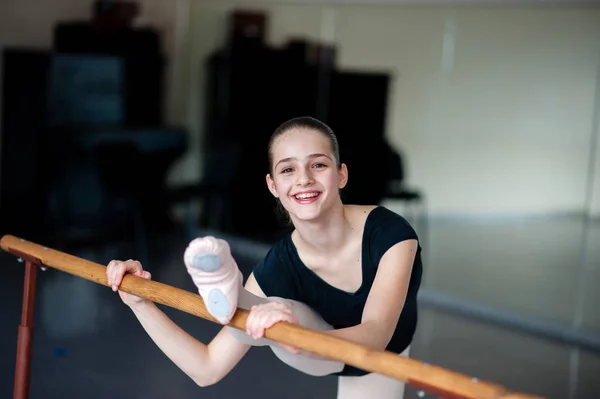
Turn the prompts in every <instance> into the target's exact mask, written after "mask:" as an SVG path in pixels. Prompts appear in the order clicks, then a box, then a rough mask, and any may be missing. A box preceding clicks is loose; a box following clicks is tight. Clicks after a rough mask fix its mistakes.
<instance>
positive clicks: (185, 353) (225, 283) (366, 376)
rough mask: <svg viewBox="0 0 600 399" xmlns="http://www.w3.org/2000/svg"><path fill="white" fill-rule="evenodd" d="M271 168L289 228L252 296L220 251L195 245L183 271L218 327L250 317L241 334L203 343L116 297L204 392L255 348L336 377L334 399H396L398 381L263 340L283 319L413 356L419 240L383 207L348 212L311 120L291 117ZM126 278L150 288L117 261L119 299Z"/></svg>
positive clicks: (333, 158) (112, 277)
mask: <svg viewBox="0 0 600 399" xmlns="http://www.w3.org/2000/svg"><path fill="white" fill-rule="evenodd" d="M269 165H270V171H269V173H268V175H267V177H266V180H267V186H268V189H269V191H270V192H271V193H272V194H273V196H274V197H275V198H276V201H277V204H278V207H279V208H280V209H282V210H283V211H284V212H285V213H286V216H287V218H288V221H289V222H290V223H291V226H293V229H292V231H291V232H290V233H289V234H286V235H285V236H284V237H283V238H282V239H281V240H280V241H279V242H277V243H276V244H275V245H274V246H273V248H271V250H270V251H269V252H268V253H267V255H266V256H265V258H264V259H263V260H262V261H261V262H260V263H259V264H258V265H257V266H256V268H255V269H254V271H253V273H252V274H251V275H250V277H249V278H248V281H247V282H246V285H245V287H242V275H241V273H240V271H239V270H238V267H237V265H236V263H235V261H234V259H233V258H232V256H231V252H230V248H229V246H228V244H227V243H226V242H225V241H223V240H220V239H217V238H214V237H203V238H198V239H195V240H194V241H192V242H191V243H190V244H189V246H188V248H187V249H186V251H185V254H184V263H185V265H186V268H187V271H188V273H189V274H190V276H191V277H192V279H193V281H194V283H195V285H196V286H197V288H198V292H199V293H200V295H201V296H202V298H203V300H204V302H205V304H206V306H207V309H208V311H209V312H210V313H211V314H212V315H213V316H214V317H215V318H216V319H217V320H219V322H221V323H222V324H227V323H228V322H229V321H230V319H231V317H232V316H233V314H234V313H235V310H236V308H237V307H240V308H244V309H247V310H249V311H250V314H249V317H248V321H247V325H246V331H245V332H243V331H239V330H237V329H234V328H232V327H224V328H223V329H222V330H221V331H220V332H219V333H218V334H217V336H216V337H215V338H214V339H213V340H212V341H211V342H210V343H209V344H208V345H204V344H202V343H201V342H199V341H197V340H196V339H194V338H192V337H191V336H190V335H188V334H187V333H185V332H184V331H183V330H182V329H180V328H179V327H178V326H177V325H175V324H174V323H173V322H172V321H171V320H170V319H169V318H167V316H166V315H165V314H164V313H162V312H161V311H160V310H159V309H158V308H157V307H156V306H155V305H154V304H153V303H152V302H150V301H148V300H144V299H142V298H139V297H136V296H133V295H130V294H127V293H124V292H121V291H119V295H120V296H121V299H122V300H123V301H124V302H125V303H126V304H127V305H128V306H129V307H130V308H131V309H132V310H133V312H134V314H135V315H136V317H137V318H138V320H139V321H140V323H141V325H142V326H143V327H144V329H145V330H146V331H147V333H148V334H149V335H150V337H151V338H152V339H153V340H154V342H155V343H156V345H158V347H159V348H160V349H161V350H162V351H163V352H164V353H165V354H166V355H167V356H168V357H169V358H170V359H171V360H172V361H173V362H174V363H175V364H176V365H177V366H178V367H179V368H180V369H181V370H182V371H183V372H185V373H186V374H187V375H189V376H190V378H192V379H193V380H194V381H195V382H196V383H197V384H198V385H200V386H207V385H211V384H215V383H216V382H218V381H219V380H220V379H222V378H223V377H224V376H225V375H226V374H227V373H228V372H229V371H231V369H232V368H233V367H235V365H236V364H237V363H238V362H239V361H240V359H241V358H242V357H243V356H244V355H245V353H246V352H247V351H248V350H249V348H250V347H251V346H256V345H269V346H270V347H271V348H272V350H273V352H274V353H275V354H276V355H277V357H278V358H279V359H281V360H282V361H283V362H285V363H286V364H288V365H290V366H291V367H294V368H296V369H298V370H300V371H302V372H305V373H307V374H310V375H315V376H322V375H332V374H333V375H337V376H339V377H338V381H339V383H338V398H339V399H341V398H344V399H366V398H371V397H377V398H381V399H387V398H390V399H391V398H401V397H402V396H403V392H404V383H403V382H401V381H398V380H394V379H391V378H388V377H385V376H383V375H380V374H375V373H368V372H366V371H364V370H361V369H358V368H355V367H351V366H348V365H345V364H342V363H340V362H337V361H333V360H329V359H324V358H321V357H319V356H316V355H313V354H309V353H305V352H303V351H300V350H298V349H297V348H292V347H289V346H284V345H280V344H278V343H276V342H273V341H270V340H268V339H265V338H263V335H264V330H265V329H266V328H269V327H271V326H272V325H273V324H275V323H277V322H279V321H287V322H291V323H297V324H300V325H302V326H304V327H307V328H311V329H318V330H322V331H325V332H326V333H328V334H331V335H335V336H337V337H340V338H343V339H346V340H349V341H354V342H357V343H361V344H364V345H368V346H371V347H373V348H376V349H379V350H384V349H385V350H388V351H392V352H395V353H398V354H402V355H405V356H408V352H409V346H410V343H411V341H412V338H413V335H414V332H415V329H416V324H417V292H418V290H419V286H420V283H421V275H422V264H421V248H420V245H419V243H418V237H417V235H416V233H415V231H414V230H413V229H412V228H411V226H410V225H409V224H408V223H407V221H406V220H405V219H404V218H402V217H401V216H399V215H397V214H395V213H393V212H391V211H390V210H388V209H386V208H384V207H381V206H356V205H345V204H343V203H342V200H341V197H340V190H341V189H343V187H344V186H345V185H346V183H347V181H348V170H347V167H346V165H344V164H342V163H341V162H340V157H339V147H338V143H337V139H336V137H335V135H334V133H333V132H332V131H331V129H330V128H329V127H328V126H327V125H325V124H324V123H322V122H320V121H318V120H316V119H313V118H310V117H301V118H295V119H292V120H290V121H287V122H285V123H284V124H282V125H281V126H280V127H279V128H277V130H276V131H275V132H274V134H273V135H272V137H271V139H270V142H269ZM374 173H377V171H374ZM249 195H251V193H249ZM125 273H133V274H135V275H137V276H141V277H144V278H148V279H149V278H150V273H149V272H147V271H144V270H143V269H142V265H141V264H140V263H139V262H137V261H132V260H129V261H126V262H121V261H112V262H110V263H109V265H108V268H107V276H108V281H109V284H110V285H111V286H112V287H113V290H114V291H117V290H118V287H119V284H120V283H121V281H122V278H123V275H124V274H125Z"/></svg>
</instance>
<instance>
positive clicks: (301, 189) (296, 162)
mask: <svg viewBox="0 0 600 399" xmlns="http://www.w3.org/2000/svg"><path fill="white" fill-rule="evenodd" d="M271 151H272V159H273V165H271V170H272V171H273V172H272V175H271V174H269V175H267V186H268V187H269V190H270V191H271V193H272V194H273V195H274V196H275V197H277V198H279V200H280V201H281V204H282V205H283V207H284V208H285V209H286V210H287V211H288V212H289V214H290V217H291V218H292V221H294V222H295V221H297V220H305V221H308V220H315V219H316V218H318V217H319V215H321V214H322V213H323V212H324V211H327V210H328V209H330V208H331V207H332V206H333V205H335V204H336V203H338V202H340V201H341V199H340V196H339V189H341V188H343V187H344V186H345V185H346V182H347V178H348V171H347V169H346V165H343V164H342V165H341V167H340V168H339V169H338V167H337V166H336V164H335V158H334V155H333V152H332V148H331V143H330V141H329V139H328V138H327V137H326V136H325V135H324V134H322V133H320V132H318V131H315V130H313V129H307V128H295V129H290V130H288V131H287V132H285V133H283V134H282V135H281V136H279V137H278V138H277V139H276V140H275V142H274V143H273V146H272V148H271Z"/></svg>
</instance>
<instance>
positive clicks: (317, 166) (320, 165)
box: [314, 163, 327, 168]
mask: <svg viewBox="0 0 600 399" xmlns="http://www.w3.org/2000/svg"><path fill="white" fill-rule="evenodd" d="M314 167H315V168H325V167H327V165H325V164H324V163H316V164H315V165H314Z"/></svg>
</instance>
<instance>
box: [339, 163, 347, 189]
mask: <svg viewBox="0 0 600 399" xmlns="http://www.w3.org/2000/svg"><path fill="white" fill-rule="evenodd" d="M338 174H339V179H340V181H339V183H338V188H339V189H340V190H341V189H342V188H344V187H346V184H348V167H347V166H346V164H345V163H343V164H342V165H341V166H340V169H339V172H338Z"/></svg>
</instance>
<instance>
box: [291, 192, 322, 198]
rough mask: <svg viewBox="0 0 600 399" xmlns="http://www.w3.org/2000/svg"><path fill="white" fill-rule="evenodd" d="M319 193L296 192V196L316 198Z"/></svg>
mask: <svg viewBox="0 0 600 399" xmlns="http://www.w3.org/2000/svg"><path fill="white" fill-rule="evenodd" d="M317 195H319V193H303V194H296V195H295V197H296V198H297V199H307V198H314V197H316V196H317Z"/></svg>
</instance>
